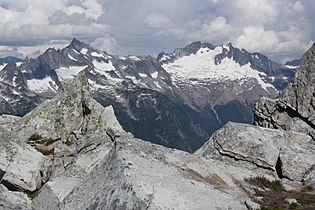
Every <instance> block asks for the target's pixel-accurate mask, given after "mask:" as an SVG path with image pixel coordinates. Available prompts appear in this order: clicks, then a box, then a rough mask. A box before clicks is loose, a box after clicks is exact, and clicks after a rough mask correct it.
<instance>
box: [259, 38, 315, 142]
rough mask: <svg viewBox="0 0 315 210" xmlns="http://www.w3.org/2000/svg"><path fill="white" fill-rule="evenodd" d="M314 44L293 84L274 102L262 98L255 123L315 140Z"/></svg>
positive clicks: (304, 58)
mask: <svg viewBox="0 0 315 210" xmlns="http://www.w3.org/2000/svg"><path fill="white" fill-rule="evenodd" d="M314 84H315V44H314V45H313V46H312V47H311V48H310V49H309V50H308V51H307V52H306V53H305V54H304V56H303V58H302V61H301V66H300V68H299V69H298V71H297V73H296V76H295V77H294V79H293V80H292V82H291V83H290V84H289V85H288V86H287V87H286V88H285V89H284V90H283V91H282V92H281V93H280V96H279V97H278V98H277V99H275V100H272V99H267V98H263V99H262V100H260V101H259V102H258V103H257V104H256V106H255V109H254V112H255V124H257V125H260V126H264V127H271V128H280V129H285V130H293V131H298V132H303V133H307V134H309V135H311V136H312V137H313V138H315V131H314V128H315V117H314V116H315V108H314V107H315V102H314V101H315V96H314V95H315V90H314Z"/></svg>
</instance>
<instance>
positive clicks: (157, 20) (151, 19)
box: [144, 13, 173, 28]
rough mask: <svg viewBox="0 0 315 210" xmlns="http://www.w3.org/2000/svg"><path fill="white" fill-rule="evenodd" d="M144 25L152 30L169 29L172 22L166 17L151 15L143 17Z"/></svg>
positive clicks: (158, 14)
mask: <svg viewBox="0 0 315 210" xmlns="http://www.w3.org/2000/svg"><path fill="white" fill-rule="evenodd" d="M144 24H145V25H147V26H148V27H152V28H170V27H172V25H173V22H172V20H171V19H170V18H168V17H167V16H166V15H163V14H160V13H151V14H149V15H147V16H146V17H145V19H144Z"/></svg>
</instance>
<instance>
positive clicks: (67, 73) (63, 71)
mask: <svg viewBox="0 0 315 210" xmlns="http://www.w3.org/2000/svg"><path fill="white" fill-rule="evenodd" d="M86 67H87V66H70V67H69V68H67V67H61V68H59V69H56V70H55V71H56V73H57V75H58V77H59V78H60V79H61V80H67V79H70V78H72V77H73V76H75V75H77V74H78V73H79V72H80V71H82V70H83V69H85V68H86Z"/></svg>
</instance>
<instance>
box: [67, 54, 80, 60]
mask: <svg viewBox="0 0 315 210" xmlns="http://www.w3.org/2000/svg"><path fill="white" fill-rule="evenodd" d="M68 57H69V58H70V59H71V60H73V61H78V60H77V59H75V58H74V57H72V56H71V55H70V54H68Z"/></svg>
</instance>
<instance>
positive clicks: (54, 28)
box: [0, 0, 315, 57]
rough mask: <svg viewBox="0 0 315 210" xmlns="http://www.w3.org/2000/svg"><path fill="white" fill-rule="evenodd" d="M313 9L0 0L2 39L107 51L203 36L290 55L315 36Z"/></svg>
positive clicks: (200, 2) (184, 1)
mask: <svg viewBox="0 0 315 210" xmlns="http://www.w3.org/2000/svg"><path fill="white" fill-rule="evenodd" d="M314 8H315V1H313V0H303V1H299V0H277V1H274V0H253V1H249V0H233V1H230V0H196V1H191V0H172V1H169V0H159V1H156V0H128V1H126V0H115V1H113V0H106V1H105V0H45V1H43V0H23V1H21V0H0V13H1V19H0V34H1V36H0V45H3V46H9V47H21V46H33V47H34V49H35V48H36V46H45V45H46V44H48V43H49V41H50V40H56V42H54V43H53V46H57V44H58V43H60V44H64V43H65V40H66V42H69V41H70V40H71V39H72V38H73V37H76V38H79V39H82V40H83V41H86V42H89V43H92V44H93V45H94V46H96V47H101V48H102V49H103V50H106V51H109V52H111V51H112V52H115V53H122V52H123V53H127V54H144V53H151V54H157V53H159V52H160V51H161V50H164V51H172V50H173V49H174V48H176V47H183V46H184V45H185V44H187V43H188V42H190V41H196V40H200V41H206V42H210V43H213V44H217V45H219V44H224V43H227V42H232V43H234V44H236V45H237V46H238V47H241V48H246V49H247V50H249V51H258V52H263V53H267V54H278V55H281V56H286V57H293V56H301V55H302V53H304V52H305V50H306V49H307V48H308V47H309V44H310V43H311V42H312V41H313V39H314V37H315V28H314V27H313V22H314V20H315V19H314V18H315V14H314V11H313V10H314ZM50 44H51V43H50ZM19 52H20V51H19ZM25 52H26V51H25ZM27 52H28V51H27Z"/></svg>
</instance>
